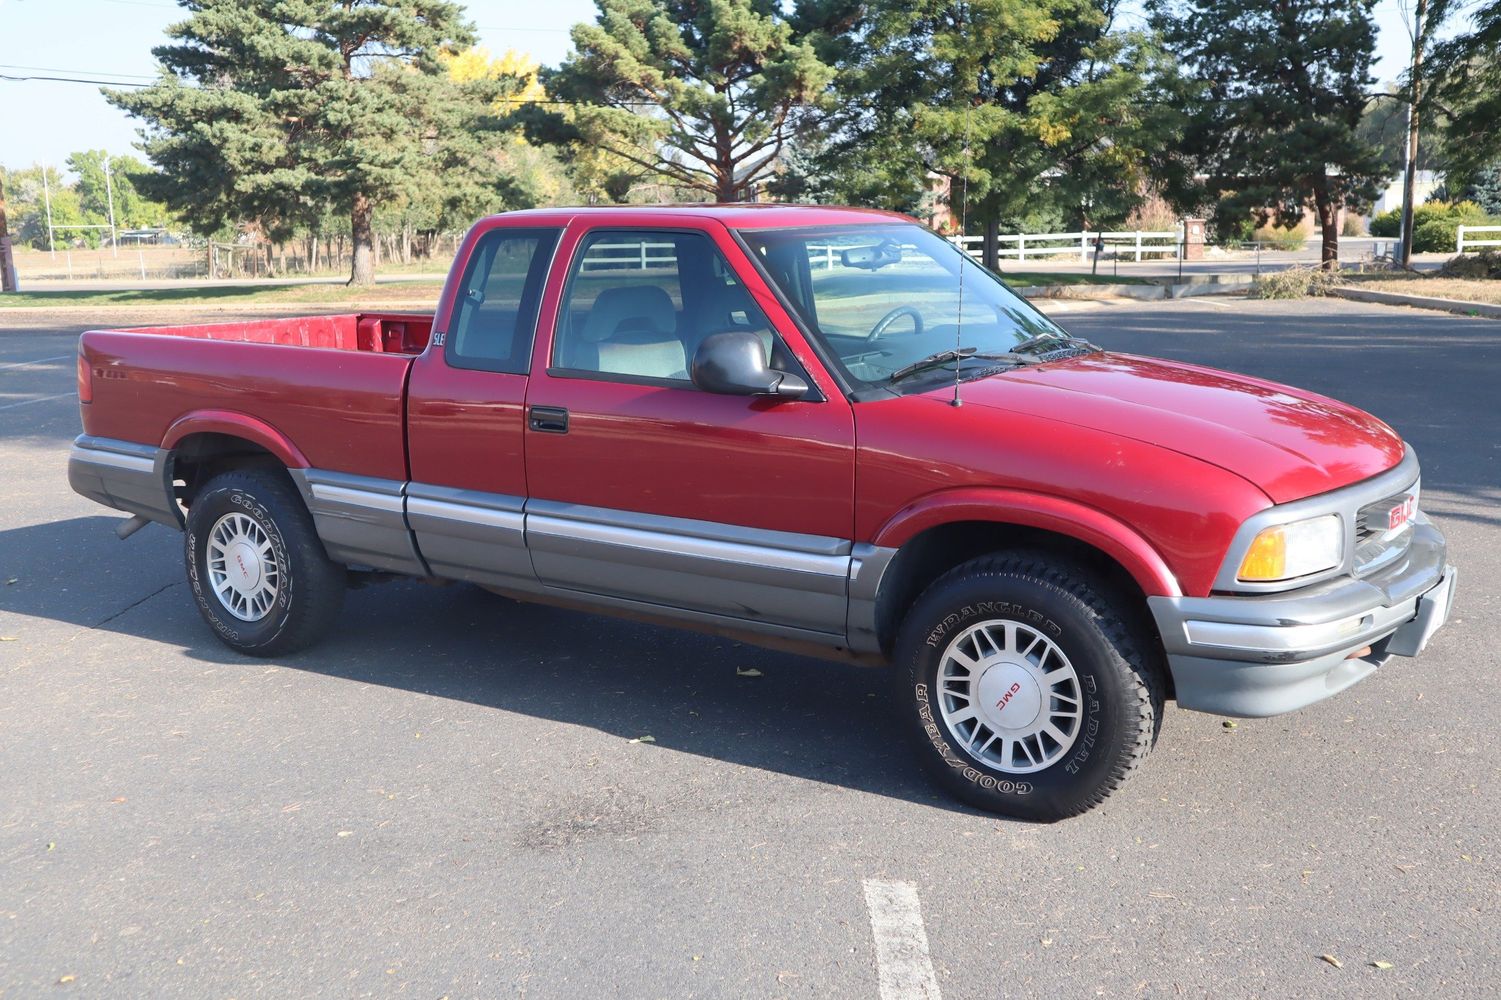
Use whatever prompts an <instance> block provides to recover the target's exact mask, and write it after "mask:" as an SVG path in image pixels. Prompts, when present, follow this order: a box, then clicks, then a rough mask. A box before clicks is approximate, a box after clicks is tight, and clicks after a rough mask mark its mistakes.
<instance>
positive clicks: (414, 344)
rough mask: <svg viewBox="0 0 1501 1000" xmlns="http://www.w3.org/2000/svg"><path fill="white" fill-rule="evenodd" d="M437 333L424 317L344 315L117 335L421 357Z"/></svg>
mask: <svg viewBox="0 0 1501 1000" xmlns="http://www.w3.org/2000/svg"><path fill="white" fill-rule="evenodd" d="M432 327H433V318H432V316H430V315H427V314H425V313H422V314H409V313H341V314H339V315H334V316H296V317H292V318H288V319H263V320H251V321H246V322H236V323H202V324H197V325H191V326H141V327H132V328H129V329H125V330H121V331H118V332H120V333H146V334H152V335H154V336H158V337H182V338H187V339H189V340H223V341H233V342H236V343H242V344H271V345H275V346H278V347H312V348H318V349H322V350H335V351H369V352H371V353H375V354H412V355H416V354H421V353H422V351H423V349H424V348H425V347H427V338H428V335H429V334H430V333H431V332H432Z"/></svg>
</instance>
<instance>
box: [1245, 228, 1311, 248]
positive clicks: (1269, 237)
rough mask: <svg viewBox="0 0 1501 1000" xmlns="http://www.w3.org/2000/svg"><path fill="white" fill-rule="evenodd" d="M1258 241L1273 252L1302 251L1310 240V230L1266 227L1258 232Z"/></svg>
mask: <svg viewBox="0 0 1501 1000" xmlns="http://www.w3.org/2000/svg"><path fill="white" fill-rule="evenodd" d="M1256 239H1257V240H1259V241H1260V242H1262V243H1264V244H1266V245H1267V246H1269V247H1271V248H1272V249H1273V250H1301V249H1303V244H1304V243H1305V242H1306V241H1307V239H1308V230H1306V229H1304V228H1303V227H1302V226H1297V227H1295V228H1293V229H1283V228H1281V227H1280V226H1265V227H1263V228H1261V229H1258V230H1256Z"/></svg>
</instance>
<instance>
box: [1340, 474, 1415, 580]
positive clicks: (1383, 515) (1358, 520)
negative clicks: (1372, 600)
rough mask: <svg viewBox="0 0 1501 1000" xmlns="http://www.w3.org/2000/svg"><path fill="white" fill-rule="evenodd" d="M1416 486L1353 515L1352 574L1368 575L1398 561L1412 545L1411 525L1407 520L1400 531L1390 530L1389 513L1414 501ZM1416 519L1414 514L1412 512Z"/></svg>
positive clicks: (1385, 498)
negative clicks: (1353, 567)
mask: <svg viewBox="0 0 1501 1000" xmlns="http://www.w3.org/2000/svg"><path fill="white" fill-rule="evenodd" d="M1417 494H1418V490H1417V486H1416V485H1414V486H1413V487H1412V488H1410V489H1406V490H1403V491H1402V492H1400V493H1393V494H1392V495H1391V496H1388V497H1383V498H1381V499H1380V500H1375V501H1372V502H1371V503H1368V504H1366V505H1365V506H1364V507H1361V508H1360V510H1359V511H1357V512H1356V514H1355V572H1356V574H1357V575H1360V574H1364V573H1372V572H1374V571H1376V570H1378V569H1380V568H1381V567H1382V566H1385V565H1386V564H1388V563H1390V562H1392V561H1393V560H1396V559H1399V558H1401V556H1402V554H1403V553H1405V552H1406V551H1407V548H1408V546H1409V545H1411V544H1412V528H1413V522H1412V519H1411V518H1409V519H1408V521H1407V522H1406V524H1404V525H1403V526H1402V527H1401V529H1400V530H1397V531H1392V530H1391V528H1390V517H1391V512H1392V510H1393V509H1394V508H1396V507H1399V506H1401V505H1402V504H1403V503H1405V502H1406V501H1407V500H1408V499H1409V498H1411V499H1413V500H1414V501H1416V499H1417ZM1413 515H1414V516H1416V510H1414V511H1413Z"/></svg>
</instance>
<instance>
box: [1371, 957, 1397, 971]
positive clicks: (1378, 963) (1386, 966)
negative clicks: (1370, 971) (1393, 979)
mask: <svg viewBox="0 0 1501 1000" xmlns="http://www.w3.org/2000/svg"><path fill="white" fill-rule="evenodd" d="M1371 966H1372V967H1373V968H1377V969H1390V968H1391V967H1392V963H1390V962H1383V961H1382V960H1381V959H1379V958H1378V959H1376V961H1374V962H1372V963H1371Z"/></svg>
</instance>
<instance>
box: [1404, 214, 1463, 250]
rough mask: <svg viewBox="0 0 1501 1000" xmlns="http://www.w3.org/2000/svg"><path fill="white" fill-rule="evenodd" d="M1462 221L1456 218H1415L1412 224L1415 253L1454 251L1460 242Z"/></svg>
mask: <svg viewBox="0 0 1501 1000" xmlns="http://www.w3.org/2000/svg"><path fill="white" fill-rule="evenodd" d="M1459 226H1460V221H1459V220H1458V219H1455V218H1442V219H1424V220H1423V221H1422V222H1418V221H1416V218H1414V221H1413V224H1412V251H1413V253H1444V252H1446V251H1453V250H1454V248H1455V247H1456V246H1458V244H1459Z"/></svg>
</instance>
